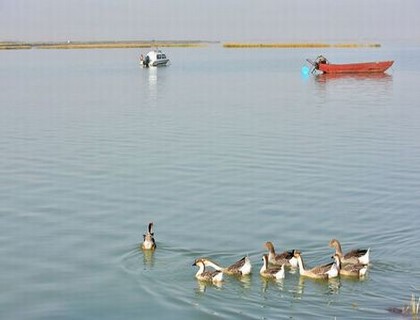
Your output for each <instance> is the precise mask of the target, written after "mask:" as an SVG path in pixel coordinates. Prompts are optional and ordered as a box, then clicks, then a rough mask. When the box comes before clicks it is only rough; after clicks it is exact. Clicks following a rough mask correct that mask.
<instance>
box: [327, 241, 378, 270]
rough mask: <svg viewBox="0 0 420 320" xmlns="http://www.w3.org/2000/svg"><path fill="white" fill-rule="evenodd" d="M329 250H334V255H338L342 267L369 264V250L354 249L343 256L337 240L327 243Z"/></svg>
mask: <svg viewBox="0 0 420 320" xmlns="http://www.w3.org/2000/svg"><path fill="white" fill-rule="evenodd" d="M329 246H330V247H331V248H334V249H335V253H336V254H338V255H339V257H340V259H341V263H342V264H343V265H345V264H348V263H351V264H357V263H361V264H369V251H370V248H369V249H355V250H352V251H350V252H347V253H346V254H343V250H341V244H340V242H339V241H338V240H337V239H332V240H331V241H330V243H329Z"/></svg>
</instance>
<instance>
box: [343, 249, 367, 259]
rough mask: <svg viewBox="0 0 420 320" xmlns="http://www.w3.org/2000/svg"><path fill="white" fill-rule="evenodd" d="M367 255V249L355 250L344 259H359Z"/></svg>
mask: <svg viewBox="0 0 420 320" xmlns="http://www.w3.org/2000/svg"><path fill="white" fill-rule="evenodd" d="M366 253H367V250H366V249H354V250H351V251H349V252H347V253H346V254H345V255H344V259H346V260H348V259H351V258H359V257H361V256H364V255H365V254H366Z"/></svg>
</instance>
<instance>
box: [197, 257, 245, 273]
mask: <svg viewBox="0 0 420 320" xmlns="http://www.w3.org/2000/svg"><path fill="white" fill-rule="evenodd" d="M201 261H203V263H204V265H205V266H206V267H212V268H213V269H215V270H218V271H222V272H223V273H225V274H228V275H237V276H245V275H248V274H250V273H251V270H252V265H251V261H250V260H249V258H248V257H247V256H245V257H243V258H242V259H240V260H238V261H236V262H235V263H234V264H232V265H230V266H229V267H226V268H224V267H222V266H221V265H219V264H217V263H216V262H213V261H211V260H210V259H207V258H201Z"/></svg>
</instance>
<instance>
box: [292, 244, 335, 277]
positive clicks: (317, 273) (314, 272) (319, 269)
mask: <svg viewBox="0 0 420 320" xmlns="http://www.w3.org/2000/svg"><path fill="white" fill-rule="evenodd" d="M294 256H295V258H296V259H297V262H298V266H299V273H300V275H301V276H304V277H308V278H313V279H328V278H334V277H337V276H338V269H337V266H336V264H335V263H334V262H332V263H328V264H324V265H320V266H316V267H313V268H312V269H309V270H306V269H305V265H304V263H303V259H302V256H301V253H300V251H297V250H295V253H294Z"/></svg>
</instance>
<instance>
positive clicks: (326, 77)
mask: <svg viewBox="0 0 420 320" xmlns="http://www.w3.org/2000/svg"><path fill="white" fill-rule="evenodd" d="M314 78H315V80H316V81H317V82H320V83H325V82H328V81H337V80H366V81H369V80H371V81H377V82H389V81H392V76H391V75H389V74H387V73H342V74H340V73H323V74H317V75H315V77H314Z"/></svg>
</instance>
